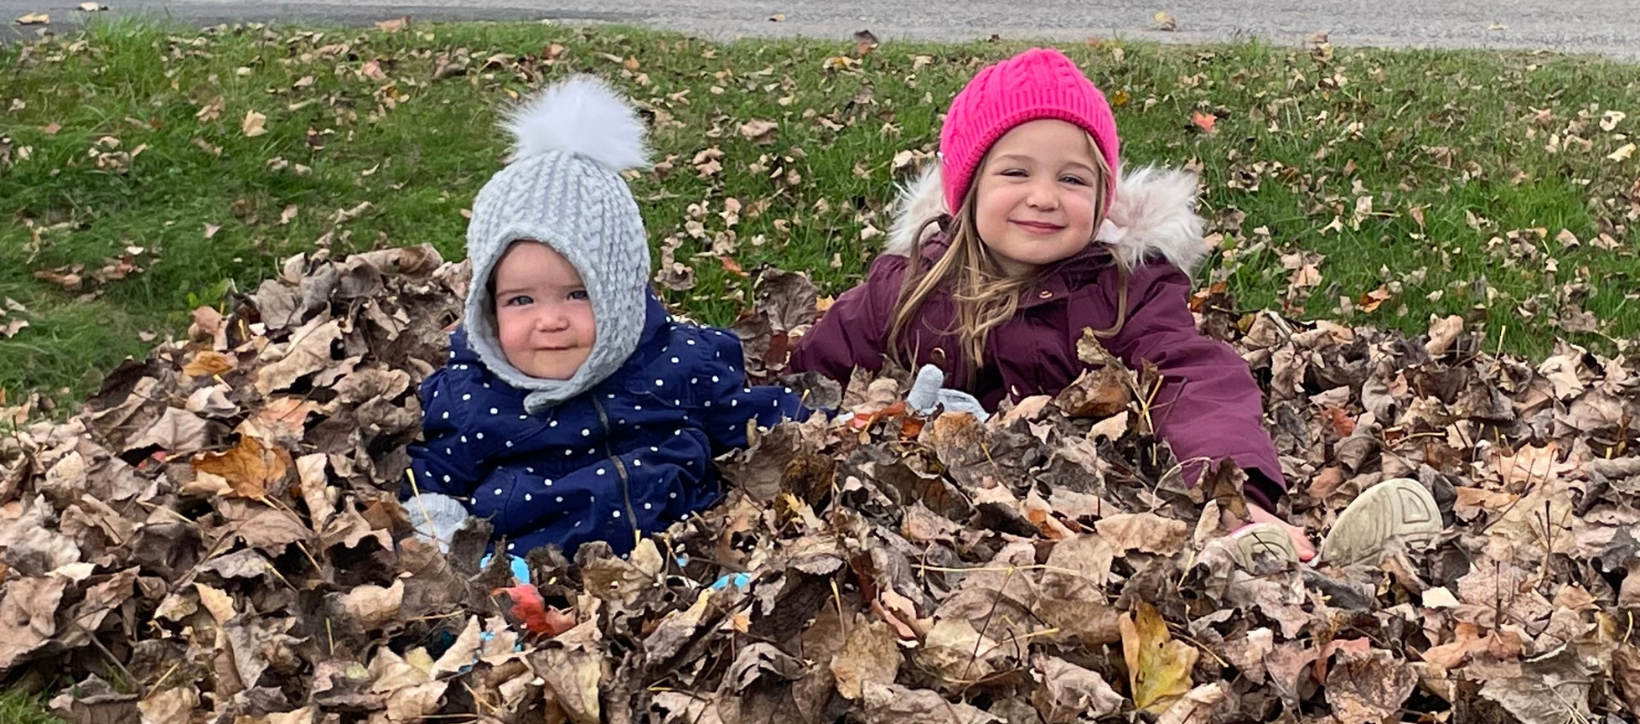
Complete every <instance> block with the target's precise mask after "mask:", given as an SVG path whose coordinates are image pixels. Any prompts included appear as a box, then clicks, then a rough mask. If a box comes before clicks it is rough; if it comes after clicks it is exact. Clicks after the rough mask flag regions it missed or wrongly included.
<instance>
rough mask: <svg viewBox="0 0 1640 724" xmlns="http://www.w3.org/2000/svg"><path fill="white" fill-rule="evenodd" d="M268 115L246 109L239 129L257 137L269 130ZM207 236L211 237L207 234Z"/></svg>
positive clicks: (250, 136) (249, 135)
mask: <svg viewBox="0 0 1640 724" xmlns="http://www.w3.org/2000/svg"><path fill="white" fill-rule="evenodd" d="M267 122H268V117H267V116H264V115H262V114H260V113H257V112H256V111H245V118H244V120H241V121H240V122H239V130H240V131H241V132H243V133H244V134H245V137H246V138H255V137H257V136H260V135H262V134H264V133H267V132H268V129H267V128H266V125H267ZM205 238H207V239H208V238H210V236H208V235H207V236H206V237H205Z"/></svg>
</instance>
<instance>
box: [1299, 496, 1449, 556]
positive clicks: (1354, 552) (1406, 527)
mask: <svg viewBox="0 0 1640 724" xmlns="http://www.w3.org/2000/svg"><path fill="white" fill-rule="evenodd" d="M1441 528H1442V525H1441V511H1440V510H1439V509H1438V508H1437V507H1436V505H1435V497H1434V496H1432V495H1430V494H1429V490H1427V489H1425V488H1424V486H1423V484H1421V483H1419V482H1418V481H1416V480H1412V479H1411V478H1395V479H1393V480H1386V481H1384V482H1382V483H1379V484H1377V485H1374V486H1372V487H1370V488H1367V489H1366V490H1365V491H1364V492H1362V493H1361V494H1360V495H1359V496H1356V498H1355V500H1353V501H1351V502H1350V504H1349V506H1347V507H1345V508H1344V512H1342V513H1339V514H1338V521H1337V522H1336V523H1334V524H1333V528H1332V532H1330V533H1328V534H1327V536H1326V537H1325V538H1323V539H1322V540H1321V553H1320V555H1319V556H1317V562H1320V563H1330V564H1333V565H1340V566H1348V565H1355V564H1358V563H1367V562H1369V561H1370V562H1372V563H1376V562H1377V559H1376V557H1377V556H1382V554H1383V550H1384V543H1385V542H1387V541H1388V540H1389V539H1391V538H1401V539H1403V540H1405V541H1406V543H1407V545H1408V546H1409V547H1422V546H1425V545H1428V544H1429V542H1430V541H1432V540H1434V539H1435V536H1436V535H1439V534H1440V532H1441Z"/></svg>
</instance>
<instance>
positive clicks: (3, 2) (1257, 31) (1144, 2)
mask: <svg viewBox="0 0 1640 724" xmlns="http://www.w3.org/2000/svg"><path fill="white" fill-rule="evenodd" d="M103 2H105V3H106V4H107V6H108V10H106V11H103V12H101V13H99V14H101V15H110V16H119V15H139V14H146V15H151V16H159V17H169V18H173V19H176V20H180V21H182V22H185V23H190V24H196V25H213V24H217V23H223V22H236V21H257V22H271V21H287V22H303V23H322V24H339V25H367V24H369V23H373V22H375V21H378V20H387V19H391V18H397V17H402V16H406V15H408V16H411V17H413V18H417V19H423V20H546V21H555V22H565V23H588V22H591V23H607V22H615V23H629V24H634V25H641V26H649V27H655V28H664V29H669V30H678V31H682V32H686V33H691V34H695V35H700V36H705V37H711V38H719V39H727V38H736V37H746V36H804V37H811V38H836V39H846V38H849V37H851V36H852V35H853V34H854V33H855V32H856V31H859V30H871V31H872V32H873V33H875V34H876V35H877V37H878V38H879V39H882V40H893V39H927V40H968V39H976V38H986V37H989V36H991V35H993V34H995V35H999V36H1002V37H1005V38H1032V39H1049V40H1058V41H1079V40H1082V39H1085V38H1089V37H1101V38H1110V37H1125V38H1134V39H1146V40H1158V41H1163V42H1186V43H1193V42H1206V41H1222V40H1231V39H1237V38H1247V37H1257V38H1263V39H1265V40H1268V41H1270V42H1273V43H1277V44H1283V45H1298V44H1301V43H1302V42H1303V41H1304V39H1305V38H1306V37H1308V36H1309V35H1311V34H1312V33H1315V32H1316V31H1319V30H1326V31H1328V33H1329V36H1330V39H1331V40H1332V42H1333V44H1334V45H1337V46H1380V47H1438V48H1454V47H1463V48H1491V49H1526V50H1548V51H1555V52H1564V53H1590V54H1599V55H1604V56H1607V57H1611V58H1616V59H1620V60H1627V61H1640V0H1558V1H1557V2H1528V1H1525V0H1491V1H1489V0H1371V1H1367V0H1190V1H1188V2H1185V1H1180V0H1173V1H1171V2H1169V0H1038V1H1033V0H942V1H940V2H927V1H926V0H925V1H924V2H914V1H896V0H833V1H830V2H796V1H793V0H787V1H784V2H783V1H781V0H642V1H641V2H635V1H634V0H601V1H600V0H455V1H454V2H447V3H441V4H438V5H431V4H428V5H411V4H404V3H401V2H393V1H392V0H348V1H347V2H311V1H308V2H290V1H288V0H254V1H247V0H103ZM914 7H921V8H923V9H920V10H919V9H914ZM78 8H79V2H78V0H0V21H3V22H4V23H5V25H4V29H0V38H4V37H10V38H13V39H14V38H16V37H19V35H22V36H27V35H32V34H34V33H36V32H39V31H40V30H41V29H42V28H43V27H48V26H39V25H27V26H24V25H18V24H17V22H16V20H17V19H18V18H20V17H22V16H24V15H27V14H30V13H45V14H47V15H48V16H49V17H50V18H51V21H52V23H53V25H52V26H49V27H51V28H53V29H55V30H57V31H59V32H61V31H63V30H65V29H69V28H73V27H74V26H75V25H77V24H79V23H81V22H83V21H84V20H85V18H87V17H88V16H89V15H90V14H89V13H86V12H83V11H81V10H79V9H78ZM1158 11H1165V12H1167V13H1169V14H1170V15H1171V16H1172V17H1173V19H1174V20H1175V22H1176V29H1175V30H1174V31H1171V32H1168V31H1163V30H1160V29H1158V26H1157V21H1156V18H1155V15H1156V13H1157V12H1158ZM774 17H780V18H781V19H780V20H779V21H774V20H771V18H774Z"/></svg>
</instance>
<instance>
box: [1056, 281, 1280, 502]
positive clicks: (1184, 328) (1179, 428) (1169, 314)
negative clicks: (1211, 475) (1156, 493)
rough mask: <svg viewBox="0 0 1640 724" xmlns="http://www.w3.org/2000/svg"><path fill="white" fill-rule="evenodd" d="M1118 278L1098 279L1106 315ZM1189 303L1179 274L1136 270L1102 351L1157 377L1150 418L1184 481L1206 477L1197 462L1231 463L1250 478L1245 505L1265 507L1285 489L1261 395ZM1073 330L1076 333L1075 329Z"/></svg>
mask: <svg viewBox="0 0 1640 724" xmlns="http://www.w3.org/2000/svg"><path fill="white" fill-rule="evenodd" d="M1119 274H1120V273H1119V272H1118V271H1117V270H1116V269H1115V268H1114V267H1113V268H1112V269H1111V270H1110V271H1109V272H1107V273H1106V275H1105V277H1104V278H1102V279H1101V284H1100V286H1101V288H1103V289H1108V290H1111V291H1110V292H1109V297H1110V298H1109V308H1110V309H1116V308H1117V300H1116V293H1115V289H1116V285H1117V284H1119V283H1120V281H1119V280H1120V276H1119ZM1189 299H1190V278H1189V277H1187V276H1185V274H1184V272H1182V271H1180V270H1179V269H1178V268H1177V267H1175V266H1173V265H1171V264H1167V263H1164V262H1160V261H1155V262H1151V263H1148V264H1145V265H1142V266H1140V267H1138V268H1136V269H1134V270H1133V272H1132V274H1131V275H1130V276H1129V278H1128V298H1127V307H1128V315H1127V318H1126V320H1125V322H1124V324H1123V326H1122V328H1121V331H1119V332H1118V333H1117V334H1116V335H1114V336H1113V337H1111V338H1110V339H1107V340H1105V344H1106V347H1107V348H1108V349H1109V350H1110V351H1111V352H1112V353H1113V354H1115V355H1116V356H1118V357H1120V358H1121V359H1122V362H1123V363H1125V364H1126V365H1127V366H1128V367H1129V368H1131V369H1134V370H1138V369H1139V368H1140V366H1141V365H1142V364H1143V363H1145V362H1149V363H1151V364H1153V365H1155V366H1156V369H1157V372H1159V373H1160V374H1161V379H1162V382H1161V389H1160V390H1159V391H1158V392H1157V394H1156V396H1155V399H1154V400H1153V401H1152V402H1151V403H1150V414H1151V419H1152V422H1153V423H1154V424H1155V427H1156V431H1157V434H1158V435H1159V436H1160V437H1161V438H1162V439H1163V440H1165V441H1166V442H1167V444H1168V446H1169V447H1171V448H1172V449H1173V454H1174V457H1176V458H1177V459H1178V460H1179V461H1181V462H1185V463H1187V464H1186V465H1185V469H1184V473H1185V480H1187V481H1190V482H1191V483H1192V484H1194V483H1195V482H1196V481H1198V480H1199V479H1200V477H1201V474H1202V473H1203V472H1204V471H1205V470H1206V463H1205V462H1200V460H1201V459H1206V460H1212V461H1216V460H1220V459H1223V458H1230V459H1231V460H1234V461H1235V462H1236V465H1238V466H1239V467H1241V468H1242V469H1243V470H1244V471H1246V473H1247V484H1246V493H1247V495H1248V497H1249V499H1251V500H1252V501H1253V502H1256V503H1259V504H1261V505H1263V506H1265V507H1266V508H1269V507H1270V506H1271V505H1273V504H1274V503H1275V501H1276V500H1277V499H1279V498H1280V497H1281V496H1282V494H1283V493H1285V491H1286V487H1287V485H1286V481H1285V479H1284V478H1283V477H1282V473H1281V464H1280V462H1279V461H1278V460H1277V458H1276V449H1275V443H1274V442H1273V441H1272V440H1271V438H1270V433H1269V431H1268V430H1267V429H1265V427H1264V404H1263V395H1262V393H1261V392H1260V391H1259V388H1258V383H1257V382H1256V381H1254V379H1253V373H1252V371H1251V370H1250V369H1249V368H1248V366H1247V362H1246V361H1245V360H1243V359H1242V358H1241V356H1240V355H1238V354H1236V351H1235V350H1234V349H1232V348H1231V347H1230V345H1228V344H1225V343H1224V342H1220V341H1218V340H1216V339H1212V338H1210V337H1208V336H1206V335H1204V334H1202V333H1201V332H1199V331H1197V329H1196V320H1195V317H1194V316H1193V315H1192V314H1191V312H1190V306H1189ZM1092 324H1095V323H1094V322H1090V323H1089V324H1088V326H1092ZM1108 326H1109V325H1108V324H1104V326H1102V327H1095V328H1096V329H1101V328H1108ZM1075 331H1076V333H1077V334H1080V327H1078V328H1077V330H1075ZM1192 460H1196V461H1197V462H1190V461H1192Z"/></svg>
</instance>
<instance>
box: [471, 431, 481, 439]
mask: <svg viewBox="0 0 1640 724" xmlns="http://www.w3.org/2000/svg"><path fill="white" fill-rule="evenodd" d="M473 437H475V438H478V439H480V440H483V439H484V433H482V432H475V433H473Z"/></svg>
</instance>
